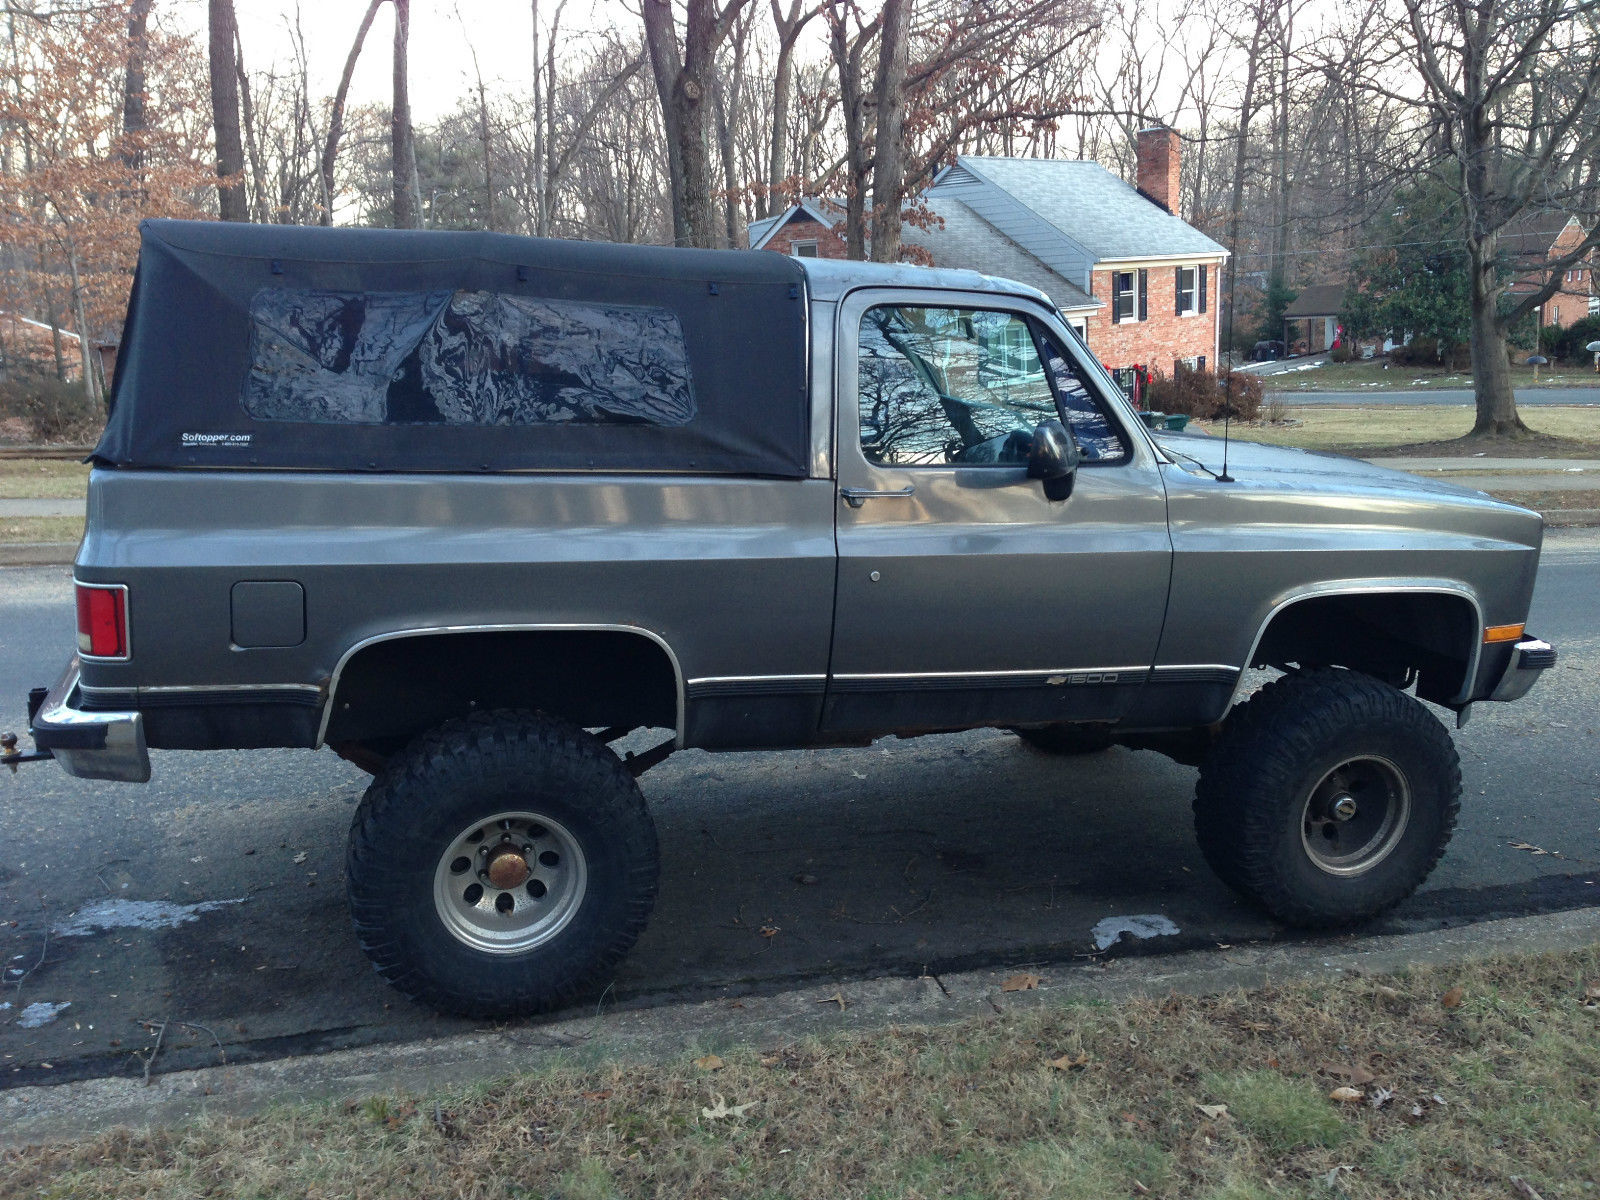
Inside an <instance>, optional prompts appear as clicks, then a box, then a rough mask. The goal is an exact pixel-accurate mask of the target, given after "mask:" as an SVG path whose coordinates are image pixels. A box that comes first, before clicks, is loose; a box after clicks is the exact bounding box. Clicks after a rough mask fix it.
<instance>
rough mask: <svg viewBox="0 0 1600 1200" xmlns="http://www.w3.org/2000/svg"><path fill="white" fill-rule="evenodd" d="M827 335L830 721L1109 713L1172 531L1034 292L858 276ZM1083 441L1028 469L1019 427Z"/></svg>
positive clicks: (1045, 718) (1145, 631)
mask: <svg viewBox="0 0 1600 1200" xmlns="http://www.w3.org/2000/svg"><path fill="white" fill-rule="evenodd" d="M839 320H840V328H839V331H838V342H837V345H838V350H839V355H838V357H839V387H840V390H841V399H840V404H839V423H838V438H839V446H838V477H839V498H838V525H837V530H838V532H837V538H838V548H839V582H838V587H837V589H836V593H835V607H834V635H833V653H832V659H831V664H830V673H829V679H828V693H827V699H826V703H825V705H824V716H823V724H824V728H825V730H826V731H828V732H830V733H835V734H851V735H863V734H867V735H870V734H877V733H885V732H890V731H897V732H909V731H913V730H926V729H941V728H966V727H972V726H979V725H1021V724H1033V723H1042V722H1049V721H1113V720H1116V719H1117V718H1119V717H1120V716H1122V715H1123V714H1124V713H1125V712H1126V711H1127V710H1128V708H1129V706H1130V705H1131V704H1132V702H1133V699H1134V697H1135V696H1136V694H1137V692H1138V690H1139V688H1140V687H1141V686H1142V685H1143V683H1144V682H1145V679H1146V677H1147V675H1148V674H1149V668H1150V664H1151V663H1152V661H1153V659H1154V656H1155V650H1156V643H1157V641H1158V639H1159V637H1160V634H1161V624H1162V620H1163V617H1164V614H1165V610H1166V603H1167V585H1168V580H1169V576H1170V573H1171V558H1172V546H1171V541H1170V539H1169V538H1168V535H1167V518H1166V495H1165V491H1164V489H1163V487H1162V483H1161V479H1160V476H1159V474H1158V471H1157V467H1156V459H1155V455H1154V454H1153V452H1152V451H1151V449H1150V446H1149V444H1148V442H1147V441H1146V440H1145V439H1144V438H1143V437H1142V436H1139V435H1137V434H1136V432H1135V431H1134V430H1133V429H1132V428H1131V422H1129V420H1128V415H1127V412H1126V410H1125V409H1123V408H1122V407H1121V406H1120V405H1115V404H1113V403H1112V402H1111V401H1110V399H1109V397H1107V396H1106V395H1104V394H1103V393H1102V389H1101V386H1100V384H1099V382H1098V379H1097V376H1096V375H1095V374H1094V373H1093V372H1091V371H1089V370H1088V369H1087V368H1086V367H1085V366H1084V365H1083V364H1082V363H1081V361H1080V360H1079V359H1078V357H1077V356H1078V355H1081V354H1083V353H1085V351H1084V350H1083V348H1082V346H1081V344H1079V343H1078V342H1077V341H1076V340H1075V339H1074V338H1072V337H1071V336H1070V335H1069V334H1068V333H1067V332H1066V330H1065V329H1064V328H1063V327H1062V326H1061V325H1060V323H1059V320H1058V319H1055V318H1054V316H1053V314H1049V313H1048V310H1046V309H1044V308H1043V307H1042V306H1040V307H1033V306H1030V305H1028V304H1027V303H1026V302H1015V301H1011V300H1008V299H1004V298H994V299H993V300H990V299H987V298H983V297H979V296H973V297H972V299H971V301H970V303H964V304H952V301H951V296H950V294H949V293H916V292H899V291H887V290H885V291H876V290H875V291H868V292H857V293H854V294H852V295H851V296H850V297H848V298H847V299H846V301H845V303H844V304H842V305H841V306H840V314H839ZM1057 416H1059V417H1061V419H1063V420H1064V421H1065V422H1066V423H1067V424H1068V426H1069V428H1070V429H1071V430H1072V432H1073V434H1074V438H1075V440H1076V441H1077V442H1078V444H1079V445H1080V447H1081V448H1082V450H1083V455H1084V464H1083V466H1081V467H1080V468H1079V470H1078V472H1077V477H1076V481H1075V484H1074V487H1073V491H1072V494H1071V496H1070V497H1069V498H1068V499H1066V500H1063V501H1051V500H1048V499H1046V498H1045V495H1044V491H1043V488H1042V486H1041V484H1040V483H1039V481H1037V480H1032V479H1029V478H1028V477H1027V466H1026V463H1027V455H1028V448H1029V445H1030V443H1031V434H1032V431H1033V429H1034V427H1035V426H1036V425H1037V424H1038V423H1039V422H1040V421H1043V420H1046V419H1048V418H1051V417H1057Z"/></svg>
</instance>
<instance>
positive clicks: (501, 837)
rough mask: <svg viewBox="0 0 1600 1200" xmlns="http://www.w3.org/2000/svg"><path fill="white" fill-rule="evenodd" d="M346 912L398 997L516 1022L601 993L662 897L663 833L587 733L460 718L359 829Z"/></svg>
mask: <svg viewBox="0 0 1600 1200" xmlns="http://www.w3.org/2000/svg"><path fill="white" fill-rule="evenodd" d="M346 865H347V868H348V889H349V898H350V912H351V915H352V917H353V919H354V921H355V926H356V933H357V936H358V937H359V939H360V941H361V946H362V949H364V950H365V951H366V952H367V955H368V956H369V957H370V958H371V959H372V962H373V965H374V966H375V967H376V968H377V970H378V972H379V973H380V974H381V975H383V977H384V978H385V979H387V980H388V981H389V982H390V983H392V984H393V985H394V986H395V987H396V988H398V989H399V990H400V991H402V992H404V993H405V994H406V995H408V996H411V997H412V998H413V999H416V1000H420V1001H421V1002H423V1003H425V1004H428V1005H431V1006H432V1007H434V1008H437V1009H440V1010H442V1011H445V1012H451V1013H458V1014H460V1015H462V1016H471V1017H488V1018H506V1017H517V1016H526V1015H529V1014H532V1013H537V1012H544V1011H548V1010H550V1009H553V1008H558V1007H561V1006H562V1005H564V1004H567V1003H570V1002H571V1001H573V1000H576V999H578V998H579V997H581V996H582V995H584V994H585V993H587V992H588V991H590V990H592V989H593V988H594V987H596V986H598V985H599V984H600V982H601V981H602V980H603V979H604V977H605V976H606V975H607V974H608V972H609V971H610V969H611V968H612V967H613V966H614V965H615V964H616V963H617V961H618V960H619V959H621V957H622V956H623V955H624V954H625V953H626V952H627V950H628V949H629V947H630V946H632V944H633V942H634V940H635V939H636V938H637V937H638V935H639V933H640V931H641V930H642V929H643V928H644V924H645V921H646V919H647V918H648V916H649V914H650V909H651V906H652V905H653V903H654V900H655V889H656V872H657V866H656V836H655V826H654V824H653V823H652V822H651V820H650V814H649V812H648V811H647V810H646V808H645V804H644V797H643V796H642V795H641V794H640V792H639V787H638V785H637V784H636V783H635V782H634V779H633V776H632V775H630V774H629V773H628V771H627V769H626V768H625V767H624V766H623V765H622V763H621V762H620V761H619V760H618V759H617V756H616V755H615V754H613V753H612V752H611V751H610V750H608V749H607V748H606V747H605V746H604V745H603V744H602V743H601V742H599V741H598V740H597V739H595V738H594V737H592V736H591V735H589V734H587V733H585V732H584V731H583V730H581V729H578V728H576V727H575V726H572V725H568V724H567V723H566V722H564V721H558V720H555V719H553V718H550V717H545V716H542V715H537V714H533V713H524V712H496V713H488V714H483V715H478V716H473V717H468V718H465V719H463V720H459V721H451V722H448V723H446V724H445V725H442V726H440V727H439V728H438V729H436V730H434V731H433V732H431V733H427V734H424V735H423V736H422V737H420V738H418V739H417V740H416V741H415V742H413V743H412V744H411V745H410V746H408V747H407V748H406V749H405V750H404V751H402V752H401V753H399V754H397V755H395V756H394V757H393V758H392V759H391V760H390V761H389V762H388V763H387V764H386V766H385V767H384V768H383V770H382V771H381V773H380V774H379V775H378V776H377V778H376V779H374V780H373V782H372V785H371V787H369V788H368V789H367V794H366V796H365V798H364V799H363V800H362V802H361V806H360V808H359V809H358V810H357V812H356V816H355V821H354V822H353V824H352V825H351V829H350V846H349V851H348V854H347V858H346Z"/></svg>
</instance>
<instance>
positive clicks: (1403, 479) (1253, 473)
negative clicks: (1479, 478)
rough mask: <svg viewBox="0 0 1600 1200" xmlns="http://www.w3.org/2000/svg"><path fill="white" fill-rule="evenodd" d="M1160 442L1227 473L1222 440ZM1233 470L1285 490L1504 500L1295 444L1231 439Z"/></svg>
mask: <svg viewBox="0 0 1600 1200" xmlns="http://www.w3.org/2000/svg"><path fill="white" fill-rule="evenodd" d="M1153 436H1154V438H1155V441H1156V444H1157V445H1159V446H1160V447H1161V448H1162V449H1163V450H1164V451H1166V452H1167V453H1168V454H1170V455H1171V456H1172V458H1173V459H1174V460H1175V461H1176V462H1177V463H1178V465H1179V466H1180V467H1183V468H1184V469H1185V470H1187V471H1190V472H1191V473H1194V472H1196V470H1197V469H1196V467H1195V465H1194V464H1195V462H1196V461H1198V462H1199V463H1200V464H1201V465H1203V466H1204V467H1205V468H1206V469H1207V470H1209V471H1211V472H1213V473H1215V474H1221V472H1222V457H1223V450H1222V445H1223V443H1222V439H1221V438H1219V437H1207V436H1206V435H1204V434H1195V433H1155V434H1153ZM1227 457H1228V473H1229V474H1230V475H1232V476H1233V478H1234V479H1235V480H1237V481H1238V482H1240V483H1242V484H1247V485H1254V486H1255V487H1261V486H1267V487H1271V486H1273V485H1277V486H1279V487H1281V488H1283V489H1284V490H1286V491H1304V492H1321V491H1348V490H1357V491H1361V492H1367V493H1371V492H1373V491H1378V492H1385V493H1399V492H1403V493H1407V494H1410V495H1413V496H1438V497H1444V496H1450V497H1456V498H1462V499H1467V498H1470V499H1474V500H1485V501H1489V502H1490V503H1499V501H1496V500H1494V499H1493V497H1491V496H1489V495H1488V493H1486V492H1480V491H1475V490H1473V489H1471V488H1464V487H1457V486H1456V485H1455V484H1453V483H1445V482H1443V481H1442V480H1437V479H1425V478H1423V477H1422V476H1420V475H1411V474H1408V473H1406V472H1405V471H1393V470H1390V469H1389V468H1388V467H1379V466H1374V465H1373V464H1372V463H1369V462H1365V461H1363V460H1361V459H1359V458H1346V457H1345V456H1344V455H1342V454H1328V453H1324V452H1322V451H1317V450H1297V449H1295V448H1293V447H1290V446H1267V445H1263V444H1262V443H1260V442H1247V441H1242V440H1241V439H1239V438H1231V439H1229V441H1228V453H1227Z"/></svg>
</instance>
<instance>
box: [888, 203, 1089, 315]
mask: <svg viewBox="0 0 1600 1200" xmlns="http://www.w3.org/2000/svg"><path fill="white" fill-rule="evenodd" d="M925 202H926V204H927V206H928V208H929V210H930V211H931V212H933V213H934V214H935V215H936V216H938V217H942V218H943V219H944V227H943V228H939V227H938V223H937V222H935V223H934V228H932V229H920V228H918V227H917V226H915V225H912V224H911V223H909V222H907V223H906V224H905V225H904V226H903V227H902V228H901V230H900V240H901V241H902V242H904V243H905V244H907V245H911V246H920V247H922V248H923V249H924V250H926V251H927V252H928V253H929V254H930V255H932V257H933V265H934V266H936V267H966V268H969V269H976V270H980V271H982V272H983V273H984V274H985V275H994V276H998V277H1000V278H1002V279H1015V280H1016V281H1017V282H1018V283H1025V284H1027V285H1028V286H1029V287H1036V288H1038V289H1039V290H1040V291H1041V292H1044V293H1045V294H1046V295H1047V296H1049V297H1050V300H1051V302H1052V303H1053V304H1054V305H1055V306H1056V307H1057V308H1059V309H1063V310H1078V309H1093V308H1099V307H1101V306H1102V305H1101V302H1100V301H1098V300H1096V299H1094V298H1093V297H1092V296H1090V295H1088V294H1087V293H1085V292H1084V291H1083V289H1082V288H1080V287H1078V286H1077V285H1076V284H1074V283H1072V282H1071V281H1070V280H1067V279H1064V278H1063V277H1062V276H1060V275H1058V274H1056V272H1054V271H1052V270H1051V269H1050V268H1049V267H1047V266H1046V265H1045V264H1044V263H1042V262H1040V261H1039V260H1038V259H1037V258H1035V257H1034V256H1033V255H1032V254H1029V253H1028V252H1027V251H1026V250H1024V249H1023V248H1022V247H1021V246H1019V245H1017V243H1016V242H1014V241H1012V240H1011V239H1010V238H1008V237H1007V236H1006V235H1005V234H1003V233H1001V232H1000V231H999V230H998V229H996V228H995V227H994V226H993V225H991V224H989V222H987V221H985V220H984V219H983V218H982V217H980V216H979V215H978V214H977V213H975V212H973V211H972V210H971V209H970V208H968V207H967V206H966V205H965V204H963V203H962V202H961V201H960V200H957V199H955V198H954V197H953V196H941V195H938V194H937V193H930V194H929V195H927V196H926V197H925Z"/></svg>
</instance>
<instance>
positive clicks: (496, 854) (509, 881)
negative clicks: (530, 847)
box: [486, 846, 532, 889]
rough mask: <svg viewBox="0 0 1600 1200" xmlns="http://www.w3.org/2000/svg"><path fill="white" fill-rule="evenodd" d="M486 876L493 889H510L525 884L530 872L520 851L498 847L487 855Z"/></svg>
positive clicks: (511, 847) (526, 861)
mask: <svg viewBox="0 0 1600 1200" xmlns="http://www.w3.org/2000/svg"><path fill="white" fill-rule="evenodd" d="M486 874H487V875H488V876H489V882H490V883H492V884H494V885H495V887H497V888H504V889H510V888H515V887H521V886H522V885H523V884H525V883H527V882H528V876H529V875H530V874H532V872H531V871H529V870H528V860H527V859H526V858H524V857H522V851H520V850H518V849H517V848H516V847H515V846H500V847H497V848H496V849H495V850H494V851H493V852H492V853H491V854H490V855H489V868H488V871H487V872H486Z"/></svg>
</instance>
